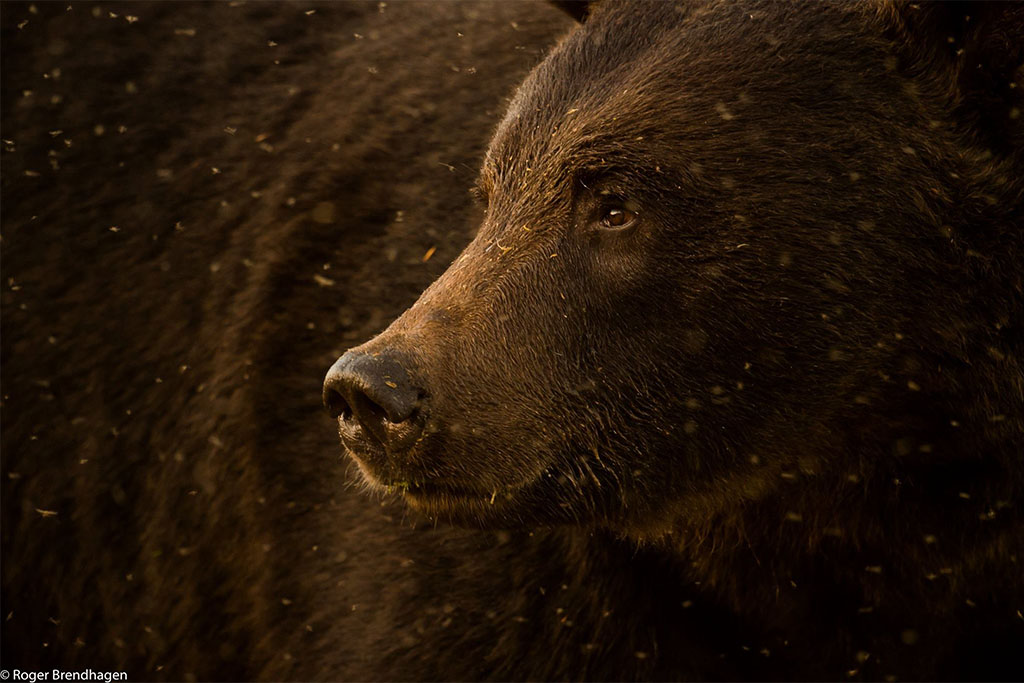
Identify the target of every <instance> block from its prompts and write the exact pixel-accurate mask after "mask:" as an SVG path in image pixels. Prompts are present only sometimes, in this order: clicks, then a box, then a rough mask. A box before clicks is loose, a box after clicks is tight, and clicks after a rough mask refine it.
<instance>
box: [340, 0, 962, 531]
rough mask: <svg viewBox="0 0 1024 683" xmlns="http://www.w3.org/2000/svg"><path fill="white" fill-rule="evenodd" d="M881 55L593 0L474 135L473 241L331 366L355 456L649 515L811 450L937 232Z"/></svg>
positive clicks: (928, 151)
mask: <svg viewBox="0 0 1024 683" xmlns="http://www.w3.org/2000/svg"><path fill="white" fill-rule="evenodd" d="M894 59H895V58H894V57H893V55H892V46H891V45H890V43H889V42H887V41H886V40H885V39H884V38H883V37H882V35H881V31H879V30H877V29H875V28H873V24H872V22H871V21H869V17H868V16H867V15H866V14H862V13H860V12H859V11H854V10H851V8H849V7H824V6H816V7H815V8H814V9H813V11H811V10H809V8H808V7H807V6H800V7H794V6H789V5H778V4H768V5H763V4H757V5H753V6H752V8H746V7H744V6H742V5H741V4H738V3H711V4H709V5H707V6H704V5H692V6H691V5H690V4H686V5H685V6H678V7H677V6H676V5H675V4H673V3H660V2H659V3H654V4H652V5H644V6H634V5H617V4H615V3H603V4H601V5H599V6H598V7H597V9H596V10H595V11H594V14H593V16H592V17H591V18H590V19H589V20H588V21H587V22H586V23H585V24H584V25H583V26H582V27H580V28H579V29H577V30H576V31H575V32H574V33H573V34H571V35H570V36H569V37H568V38H567V39H566V40H565V41H564V42H563V43H562V44H561V45H560V46H559V47H558V48H556V49H555V51H554V52H553V53H552V54H551V55H550V56H549V57H548V58H547V59H546V60H545V61H544V62H543V63H542V64H541V65H539V66H538V67H537V68H536V69H535V70H534V72H533V73H532V74H531V76H530V77H529V78H528V79H527V81H526V82H525V83H524V84H523V85H522V86H521V87H520V89H519V91H518V93H517V94H516V96H515V98H514V100H513V102H512V104H511V106H510V108H509V110H508V112H507V114H506V116H505V118H504V120H503V121H502V122H501V124H500V126H499V127H498V129H497V131H496V133H495V136H494V138H493V140H492V142H491V145H490V148H489V151H488V154H487V157H486V160H485V162H484V164H483V168H482V171H481V174H480V182H479V190H480V195H481V197H482V201H483V202H484V203H485V204H486V214H485V218H484V220H483V224H482V225H481V227H480V230H479V233H478V235H477V236H476V238H475V239H474V240H473V242H472V243H471V244H470V245H469V246H468V247H467V249H466V250H465V251H464V252H463V254H462V255H461V256H459V257H458V258H457V259H456V261H455V262H454V263H453V264H452V266H451V267H450V268H449V269H448V271H447V272H446V273H444V275H443V276H442V277H441V278H440V279H439V280H438V281H437V282H435V283H434V284H433V285H432V286H431V287H430V288H429V289H427V290H426V292H424V294H423V295H422V296H421V298H420V299H419V300H418V301H417V302H416V304H415V305H414V306H413V307H412V308H411V309H409V310H408V311H407V312H406V313H404V314H403V315H402V316H401V317H400V318H399V319H398V320H396V321H395V322H394V323H393V324H392V325H391V326H390V327H389V328H388V329H387V330H386V331H385V332H384V333H382V334H381V335H379V336H378V337H376V338H375V339H373V340H372V341H370V342H368V343H366V344H364V345H363V346H361V347H358V348H357V349H354V350H353V351H352V352H350V353H349V354H346V357H343V359H342V361H339V363H342V364H343V365H344V363H343V361H345V359H346V358H349V359H352V358H356V357H363V358H369V359H372V360H369V361H366V362H364V363H361V364H359V363H356V364H355V365H358V366H359V367H357V368H356V369H355V370H353V369H352V367H355V365H353V363H352V362H349V363H348V365H346V366H345V367H343V368H342V367H340V366H337V365H336V369H337V368H340V369H338V370H337V372H336V371H335V370H332V373H335V374H337V375H338V377H341V376H342V375H345V378H342V379H343V381H344V382H347V385H346V387H347V388H344V389H338V390H337V391H338V393H339V394H340V395H341V396H342V397H343V400H341V402H340V403H339V405H338V408H337V410H336V411H335V412H336V413H337V414H339V417H340V424H341V433H342V438H343V441H344V442H345V444H346V445H347V446H348V447H349V450H350V451H351V452H352V454H353V455H354V456H355V458H356V460H357V461H358V462H359V463H360V466H361V468H362V469H363V471H364V473H365V475H366V476H367V477H368V478H369V479H370V480H371V481H372V482H374V483H378V484H384V485H391V486H397V487H399V488H400V489H401V490H402V491H403V492H404V494H405V496H406V499H407V500H408V502H409V503H410V504H411V505H412V506H413V507H416V508H419V509H421V510H423V511H425V512H426V513H428V514H430V515H432V516H439V517H442V518H445V519H449V520H454V521H457V522H463V523H469V524H484V525H507V524H519V523H523V522H535V521H547V522H554V521H575V522H585V521H594V520H603V521H611V522H616V523H620V524H624V525H627V526H630V527H632V528H644V529H648V530H650V531H654V530H655V529H656V527H657V526H658V523H659V522H658V520H665V519H669V518H674V517H677V516H678V515H679V514H685V515H688V516H690V517H691V518H701V517H706V516H707V515H710V514H714V513H715V512H716V511H719V510H721V509H722V508H723V507H726V506H729V505H735V504H737V503H739V502H741V501H742V500H744V499H753V498H757V497H760V496H764V495H766V494H768V493H770V492H771V491H773V490H774V489H775V488H776V487H777V486H779V485H781V484H782V483H783V482H784V480H785V473H786V472H787V471H795V470H802V471H804V472H807V471H818V470H821V469H823V468H829V467H836V466H837V464H836V462H833V460H837V459H841V458H842V457H843V456H842V453H841V452H840V450H841V449H840V446H839V445H838V442H835V441H833V434H834V433H836V432H838V431H839V426H840V425H842V426H843V427H842V429H843V431H849V425H850V424H856V421H857V420H860V419H867V417H866V416H867V415H868V414H869V413H870V411H871V410H873V409H875V407H877V406H878V405H879V404H880V403H881V402H884V400H885V399H884V398H883V396H882V395H883V394H884V393H885V392H886V391H888V396H890V397H891V395H892V394H893V393H899V392H900V390H896V391H895V392H894V391H893V390H891V389H884V388H883V387H882V386H881V385H880V382H881V381H882V379H880V378H883V377H884V376H885V373H886V372H887V371H888V369H889V368H890V366H891V365H893V364H894V363H895V362H896V360H895V351H894V347H895V346H896V342H895V340H896V339H898V338H899V337H900V335H901V330H903V329H904V327H905V326H906V325H911V324H918V323H920V321H921V320H922V316H923V315H924V313H923V311H924V310H925V309H926V308H927V307H928V306H927V304H928V303H929V302H930V301H931V298H932V297H933V296H934V295H935V293H936V291H937V288H940V287H941V286H942V281H941V273H942V265H941V264H942V262H943V258H944V257H945V250H946V246H944V245H947V244H948V242H949V236H948V232H947V231H946V228H944V225H945V222H944V221H945V220H946V218H945V217H944V213H945V212H947V210H948V206H949V205H950V203H951V202H952V197H953V195H954V191H955V190H954V189H953V188H951V187H950V186H949V183H950V182H952V181H951V180H950V176H949V174H948V173H946V172H942V173H939V172H938V171H937V170H936V168H937V167H939V166H940V165H941V164H945V163H947V161H948V160H947V159H946V158H945V155H947V154H948V152H947V151H946V144H947V143H946V140H947V138H948V136H949V133H948V132H944V131H945V126H946V123H945V122H944V121H942V120H941V119H937V118H934V117H940V116H941V113H940V112H941V108H940V107H939V106H938V104H937V103H936V102H932V101H929V100H928V99H927V98H926V97H924V96H923V95H921V94H920V93H919V92H918V91H917V90H916V89H915V88H914V87H911V85H912V84H909V81H908V79H907V77H906V76H905V75H902V74H901V73H899V72H898V71H897V70H896V68H895V66H894ZM853 64H855V65H856V68H851V65H853ZM907 177H913V178H925V179H926V180H925V181H924V182H922V183H921V184H916V185H912V186H906V185H898V184H893V183H892V182H891V181H890V179H891V178H907ZM913 321H917V322H913ZM921 324H925V323H921ZM377 360H379V361H380V362H381V363H385V365H380V366H379V367H378V366H375V365H374V363H376V362H377ZM375 367H378V369H377V370H374V368H375ZM346 373H347V374H346ZM367 373H369V374H367ZM374 373H378V374H380V377H376V376H374ZM346 378H347V379H346ZM389 378H390V379H389ZM329 381H330V377H329ZM382 382H383V383H382ZM905 389H906V387H903V388H902V390H905ZM389 391H390V392H394V395H392V394H391V393H389ZM353 392H354V393H353ZM381 392H383V393H381ZM397 395H401V396H404V397H405V398H403V399H402V400H398V399H395V398H394V396H397ZM353 396H354V397H353ZM389 396H391V398H389ZM366 397H369V400H367V398H366ZM389 401H397V402H395V403H394V405H392V404H391V403H388V402H389ZM823 454H824V455H823Z"/></svg>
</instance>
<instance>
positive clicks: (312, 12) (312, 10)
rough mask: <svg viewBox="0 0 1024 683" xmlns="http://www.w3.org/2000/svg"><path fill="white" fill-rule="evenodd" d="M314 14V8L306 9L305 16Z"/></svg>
mask: <svg viewBox="0 0 1024 683" xmlns="http://www.w3.org/2000/svg"><path fill="white" fill-rule="evenodd" d="M314 14H316V10H315V9H308V10H306V16H307V17H309V16H312V15H314Z"/></svg>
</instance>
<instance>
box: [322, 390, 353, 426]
mask: <svg viewBox="0 0 1024 683" xmlns="http://www.w3.org/2000/svg"><path fill="white" fill-rule="evenodd" d="M324 407H325V408H327V412H328V413H330V415H331V417H333V418H335V419H337V418H339V417H342V418H345V417H351V416H352V408H351V407H350V406H349V404H348V401H346V400H345V397H344V396H342V395H341V392H339V391H337V390H335V389H332V388H330V387H325V388H324Z"/></svg>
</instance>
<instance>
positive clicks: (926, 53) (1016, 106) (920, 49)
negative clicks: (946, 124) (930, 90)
mask: <svg viewBox="0 0 1024 683" xmlns="http://www.w3.org/2000/svg"><path fill="white" fill-rule="evenodd" d="M880 10H881V12H880V13H881V14H882V16H883V19H884V21H885V22H886V24H887V27H888V29H889V31H890V32H891V33H892V34H893V36H894V37H895V39H896V40H897V42H898V45H899V47H900V48H901V49H900V52H901V62H902V66H904V67H909V70H910V71H911V72H912V73H915V74H917V75H920V76H923V77H925V78H929V79H933V82H937V83H938V84H939V85H940V86H941V87H942V88H943V89H945V90H946V92H945V95H946V96H947V97H948V98H949V106H950V108H951V110H952V111H953V113H954V115H955V116H956V117H957V119H958V120H960V121H961V122H962V123H963V125H965V126H967V127H968V128H970V129H971V130H972V131H973V132H975V133H976V134H978V136H979V137H980V138H982V140H979V141H982V142H984V143H985V144H989V145H990V146H993V151H995V150H996V149H997V148H1000V147H1001V148H1002V149H1003V151H1010V150H1011V149H1018V150H1019V149H1021V146H1022V145H1024V131H1022V125H1021V124H1022V122H1024V116H1022V115H1021V109H1022V106H1024V3H1020V2H899V1H896V2H890V1H885V0H883V4H882V5H881V6H880ZM1007 147H1009V149H1007Z"/></svg>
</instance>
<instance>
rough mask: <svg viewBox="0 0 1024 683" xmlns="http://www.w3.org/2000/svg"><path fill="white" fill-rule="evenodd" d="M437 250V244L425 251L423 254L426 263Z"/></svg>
mask: <svg viewBox="0 0 1024 683" xmlns="http://www.w3.org/2000/svg"><path fill="white" fill-rule="evenodd" d="M435 251H437V247H436V246H435V247H431V248H430V249H427V253H425V254H424V255H423V263H426V262H427V261H429V260H430V257H431V256H433V255H434V252H435Z"/></svg>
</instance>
